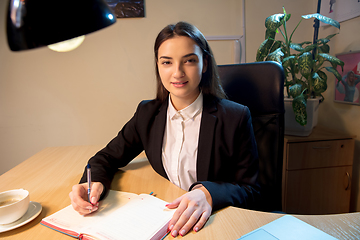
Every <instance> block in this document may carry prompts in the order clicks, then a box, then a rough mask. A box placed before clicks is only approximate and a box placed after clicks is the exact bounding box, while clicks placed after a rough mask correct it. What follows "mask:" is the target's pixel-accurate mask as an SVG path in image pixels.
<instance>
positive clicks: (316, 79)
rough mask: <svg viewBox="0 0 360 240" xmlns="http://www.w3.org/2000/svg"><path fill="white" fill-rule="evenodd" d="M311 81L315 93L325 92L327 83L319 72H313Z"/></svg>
mask: <svg viewBox="0 0 360 240" xmlns="http://www.w3.org/2000/svg"><path fill="white" fill-rule="evenodd" d="M312 81H313V84H312V85H313V91H314V92H315V93H322V92H325V91H326V89H327V83H326V79H322V78H321V77H320V75H319V74H317V73H314V74H313V75H312Z"/></svg>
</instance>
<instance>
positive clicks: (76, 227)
mask: <svg viewBox="0 0 360 240" xmlns="http://www.w3.org/2000/svg"><path fill="white" fill-rule="evenodd" d="M137 197H138V195H137V194H133V193H126V192H119V191H111V190H110V191H109V194H108V196H107V197H106V198H105V199H104V200H103V201H101V202H100V206H99V209H98V210H97V211H96V212H94V213H92V214H89V215H87V216H81V215H80V214H79V213H78V212H76V211H75V210H74V209H73V207H72V206H71V205H69V206H67V207H66V208H64V209H62V210H60V211H58V212H56V213H54V214H52V215H50V216H48V217H46V218H44V219H43V220H44V221H45V222H48V223H50V224H52V225H54V226H56V227H58V228H62V229H65V230H71V231H74V232H77V233H78V234H79V233H82V232H83V229H84V228H87V227H88V226H90V225H92V224H96V223H97V222H99V221H100V219H101V218H103V217H105V216H107V215H110V214H111V213H112V212H113V211H114V209H117V208H119V207H122V206H124V205H125V204H127V203H128V202H129V201H130V200H131V199H132V198H137Z"/></svg>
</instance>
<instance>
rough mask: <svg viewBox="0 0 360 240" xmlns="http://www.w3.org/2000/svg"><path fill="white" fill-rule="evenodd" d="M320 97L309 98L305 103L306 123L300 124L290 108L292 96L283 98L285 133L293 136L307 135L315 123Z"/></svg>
mask: <svg viewBox="0 0 360 240" xmlns="http://www.w3.org/2000/svg"><path fill="white" fill-rule="evenodd" d="M320 99H321V98H320V97H317V98H310V99H308V100H307V104H306V114H307V124H306V125H305V126H301V125H300V124H299V123H298V122H296V120H295V113H294V110H293V108H292V102H293V99H292V98H284V105H285V135H293V136H302V137H306V136H309V135H310V134H311V132H312V130H313V128H314V127H315V126H316V125H317V121H318V113H319V111H318V109H319V104H320Z"/></svg>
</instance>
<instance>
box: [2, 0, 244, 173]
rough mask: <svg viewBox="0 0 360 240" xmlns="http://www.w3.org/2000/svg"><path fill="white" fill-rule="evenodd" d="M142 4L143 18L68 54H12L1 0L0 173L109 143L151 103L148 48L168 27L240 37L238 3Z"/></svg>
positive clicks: (202, 0) (198, 0) (200, 0)
mask: <svg viewBox="0 0 360 240" xmlns="http://www.w3.org/2000/svg"><path fill="white" fill-rule="evenodd" d="M145 4H146V13H145V14H146V17H145V18H137V19H118V21H117V23H116V24H114V25H112V26H110V27H108V28H106V29H103V30H100V31H98V32H95V33H92V34H89V35H87V36H86V39H85V41H84V43H83V44H82V45H81V46H80V47H79V48H78V49H76V50H74V51H72V52H68V53H57V52H53V51H51V50H49V49H48V48H40V49H34V50H29V51H25V52H11V51H10V50H9V48H8V46H7V42H6V41H7V40H6V35H5V12H6V11H5V10H6V6H7V1H6V0H0V9H1V11H0V32H2V34H1V35H0V111H1V113H0V153H1V154H0V156H1V157H0V174H2V173H4V172H5V171H7V170H9V169H10V168H12V167H14V166H15V165H17V164H19V163H20V162H22V161H23V160H25V159H27V158H28V157H30V156H32V155H33V154H35V153H36V152H38V151H40V150H41V149H43V148H45V147H48V146H64V145H88V144H106V143H107V142H108V141H109V140H110V139H111V138H113V137H114V136H115V135H116V134H117V132H118V131H119V130H120V128H121V127H122V126H123V125H124V123H125V122H126V121H127V120H128V119H129V118H131V116H132V115H133V113H134V111H135V108H136V106H137V104H138V103H139V102H140V101H141V100H143V99H150V98H154V97H155V76H154V57H153V43H154V40H155V37H156V35H157V34H158V32H159V31H160V30H161V29H162V28H163V27H165V26H166V25H167V24H170V23H176V22H177V21H180V20H184V21H188V22H190V23H193V24H195V25H196V26H197V27H198V28H199V29H200V30H201V31H202V32H203V33H204V34H205V35H211V36H213V35H241V34H242V32H241V31H242V28H241V26H242V23H241V17H240V15H241V11H242V7H241V6H242V5H241V1H240V0H222V1H217V0H196V1H194V0H182V1H162V0H151V1H145ZM220 48H221V47H220ZM221 53H222V51H221V49H219V51H218V53H215V54H216V55H220V54H221ZM219 57H220V56H219Z"/></svg>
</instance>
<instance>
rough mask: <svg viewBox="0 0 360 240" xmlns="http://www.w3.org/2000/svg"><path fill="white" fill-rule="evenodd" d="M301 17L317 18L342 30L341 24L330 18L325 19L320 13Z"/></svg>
mask: <svg viewBox="0 0 360 240" xmlns="http://www.w3.org/2000/svg"><path fill="white" fill-rule="evenodd" d="M301 17H302V18H304V19H310V18H316V19H318V20H319V21H321V22H323V23H326V24H330V25H331V26H334V27H336V28H338V29H340V23H339V22H338V21H336V20H334V19H331V18H329V17H325V16H323V15H321V14H319V13H314V14H308V15H304V16H301Z"/></svg>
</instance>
